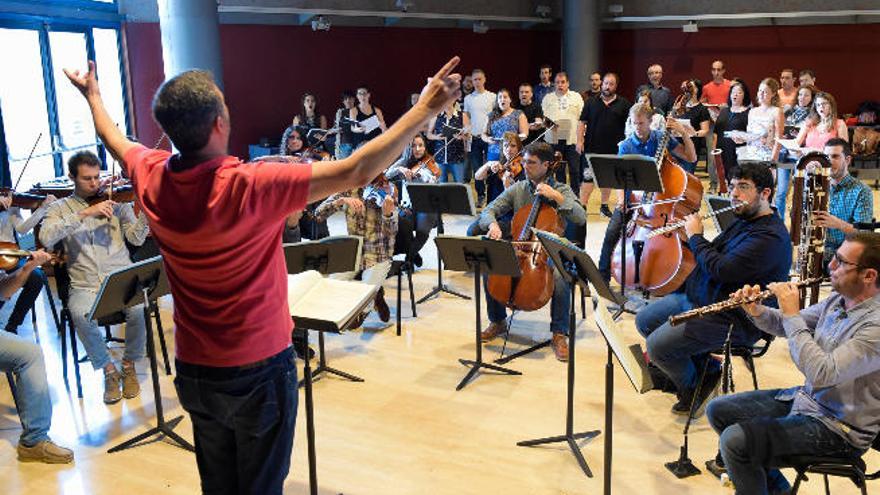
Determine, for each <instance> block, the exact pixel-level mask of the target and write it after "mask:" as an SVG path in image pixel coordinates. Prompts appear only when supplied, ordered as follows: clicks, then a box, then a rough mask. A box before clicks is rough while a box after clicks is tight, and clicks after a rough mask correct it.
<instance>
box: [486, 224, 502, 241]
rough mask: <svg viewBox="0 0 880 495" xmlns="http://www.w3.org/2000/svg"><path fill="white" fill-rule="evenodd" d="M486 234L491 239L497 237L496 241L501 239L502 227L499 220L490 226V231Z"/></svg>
mask: <svg viewBox="0 0 880 495" xmlns="http://www.w3.org/2000/svg"><path fill="white" fill-rule="evenodd" d="M486 236H488V237H489V239H495V240H496V241H497V240H499V239H501V227H499V226H498V222H492V225H490V226H489V232H488V233H486Z"/></svg>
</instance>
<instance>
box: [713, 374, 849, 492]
mask: <svg viewBox="0 0 880 495" xmlns="http://www.w3.org/2000/svg"><path fill="white" fill-rule="evenodd" d="M779 392H780V390H756V391H753V392H744V393H739V394H734V395H727V396H722V397H718V398H716V399H713V400H712V401H711V402H710V403H709V406H708V407H707V409H706V415H707V417H708V419H709V424H710V425H712V428H713V429H714V430H715V431H716V432H717V433H718V434H719V435H720V437H719V440H718V442H719V447H720V450H721V457H722V458H723V460H724V466H725V467H726V468H727V473H728V475H729V476H730V480H731V481H733V483H734V485H735V486H736V493H737V494H738V495H762V494H768V493H783V492H785V490H787V489H789V488H790V486H789V484H788V481H787V480H786V479H785V477H784V476H783V475H782V473H781V472H780V471H779V469H775V466H780V465H782V464H784V458H785V457H788V456H793V455H818V456H832V457H838V456H840V457H858V456H860V455H861V454H863V453H864V452H863V451H861V450H859V449H856V448H855V447H853V446H852V445H850V444H849V443H848V442H847V441H846V440H844V439H843V437H841V436H840V435H838V434H837V433H835V432H833V431H831V430H830V429H829V428H828V427H827V426H825V425H824V424H823V423H822V422H821V421H819V420H818V419H816V418H813V417H810V416H803V415H800V414H797V415H789V413H790V412H791V406H792V401H791V400H779V399H777V398H776V395H777V393H779ZM759 418H767V419H768V420H771V421H770V423H766V424H767V429H768V430H769V429H770V428H772V429H773V430H774V435H781V437H779V438H780V439H782V440H783V441H782V442H774V443H772V444H771V443H770V442H771V441H770V439H769V437H766V438H751V439H749V438H748V434H747V433H746V431H747V430H746V429H744V428H743V426H741V424H740V423H743V422H746V421H749V420H753V419H759ZM753 431H754V430H753ZM761 441H763V442H766V443H765V446H770V447H772V448H770V449H769V451H768V452H769V453H772V455H770V457H769V459H763V460H759V459H755V458H754V457H755V455H756V454H755V452H756V451H755V450H753V449H750V448H749V446H752V447H754V445H756V443H758V442H761ZM780 443H784V444H786V445H781V444H780Z"/></svg>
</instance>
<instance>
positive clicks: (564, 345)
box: [550, 333, 568, 363]
mask: <svg viewBox="0 0 880 495" xmlns="http://www.w3.org/2000/svg"><path fill="white" fill-rule="evenodd" d="M550 347H552V348H553V353H554V354H556V359H557V360H558V361H562V362H563V363H564V362H566V361H568V335H562V334H561V333H554V334H553V340H551V341H550Z"/></svg>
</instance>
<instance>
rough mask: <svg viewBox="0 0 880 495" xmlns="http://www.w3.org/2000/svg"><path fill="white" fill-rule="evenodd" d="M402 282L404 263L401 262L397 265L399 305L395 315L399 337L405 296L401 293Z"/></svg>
mask: <svg viewBox="0 0 880 495" xmlns="http://www.w3.org/2000/svg"><path fill="white" fill-rule="evenodd" d="M402 282H403V265H402V264H401V265H399V266H398V267H397V307H396V308H397V309H396V310H395V311H394V312H395V313H397V314H396V315H395V317H396V320H397V336H398V337H400V327H401V322H400V320H401V314H400V310H401V307H400V303H401V301H402V300H403V298H402V297H401V295H400V286H401V284H402Z"/></svg>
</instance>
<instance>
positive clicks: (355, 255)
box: [283, 235, 364, 387]
mask: <svg viewBox="0 0 880 495" xmlns="http://www.w3.org/2000/svg"><path fill="white" fill-rule="evenodd" d="M362 246H363V239H362V238H360V237H358V236H353V235H352V236H332V237H325V238H323V239H321V240H320V241H303V242H297V243H294V244H284V245H283V248H284V262H285V263H286V264H287V273H289V274H297V273H300V272H304V271H307V270H315V271H317V272H319V273H320V274H321V275H330V274H331V273H345V272H353V271H357V270H358V269H359V268H360V264H361V250H362ZM304 328H305V329H306V331H308V330H314V331H316V332H318V367H317V368H315V371H314V372H313V373H311V378H314V379H317V378H320V376H319V375H321V373H325V372H326V373H329V374H332V375H336V376H339V377H342V378H345V379H347V380H350V381H353V382H362V381H364V379H363V378H361V377H359V376H355V375H352V374H350V373H346V372H344V371H341V370H338V369H336V368H333V367H330V366H328V365H327V354H326V353H325V352H324V330H322V329H320V328H312V327H311V326H309V325H304ZM335 333H339V330H336V331H335ZM304 361H306V363H308V358H306V359H304ZM308 381H311V379H309V380H308ZM305 383H306V380H303V381H302V382H300V384H299V386H300V387H302V386H304V384H305Z"/></svg>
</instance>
